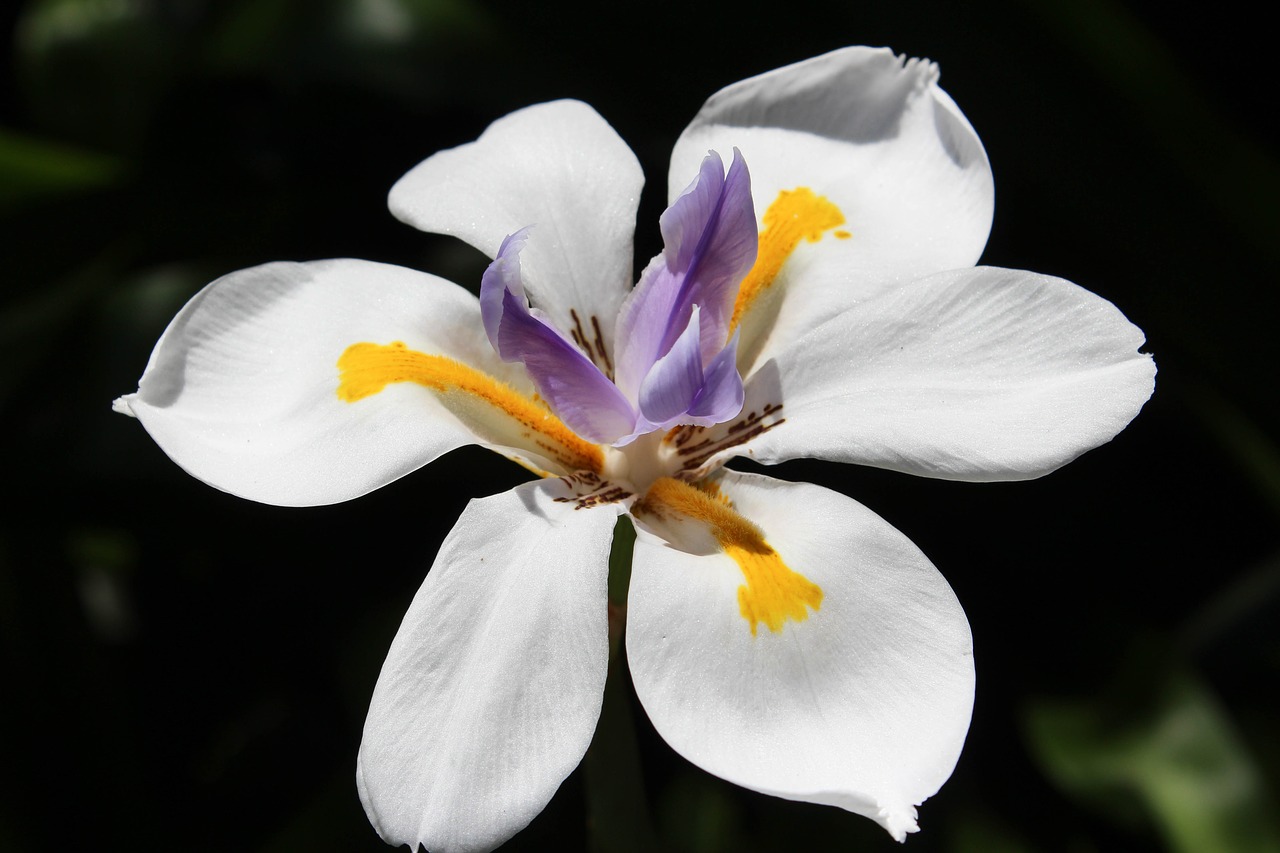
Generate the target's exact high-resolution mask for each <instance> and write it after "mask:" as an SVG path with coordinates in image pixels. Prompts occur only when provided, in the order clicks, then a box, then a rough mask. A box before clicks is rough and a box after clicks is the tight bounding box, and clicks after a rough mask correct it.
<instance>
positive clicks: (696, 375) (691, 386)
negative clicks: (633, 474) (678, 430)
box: [640, 305, 702, 427]
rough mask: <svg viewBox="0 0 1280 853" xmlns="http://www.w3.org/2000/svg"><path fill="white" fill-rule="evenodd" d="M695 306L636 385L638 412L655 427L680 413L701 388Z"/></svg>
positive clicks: (698, 329)
mask: <svg viewBox="0 0 1280 853" xmlns="http://www.w3.org/2000/svg"><path fill="white" fill-rule="evenodd" d="M700 313H701V312H700V311H699V310H698V306H696V305H695V306H694V307H693V313H692V314H691V315H690V317H689V324H688V325H687V326H686V327H685V330H684V332H683V333H682V334H681V335H680V337H678V338H676V342H675V344H674V345H673V346H672V347H671V349H670V350H668V351H667V354H666V355H664V356H663V357H662V358H660V359H658V361H657V363H655V364H654V365H653V369H652V370H650V371H649V375H648V376H646V377H645V378H644V382H643V383H642V384H641V385H640V415H641V417H642V418H644V419H645V420H647V421H648V422H649V423H651V424H653V425H654V426H655V427H659V426H665V425H666V424H667V422H668V421H671V420H673V419H675V418H678V417H680V416H681V415H683V414H684V413H685V412H687V411H688V410H689V406H690V404H691V403H692V402H693V400H694V398H695V397H697V395H698V392H699V391H700V390H702V341H701V338H702V334H701V326H700V323H699V321H698V315H699V314H700Z"/></svg>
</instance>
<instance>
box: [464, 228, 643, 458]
mask: <svg viewBox="0 0 1280 853" xmlns="http://www.w3.org/2000/svg"><path fill="white" fill-rule="evenodd" d="M527 231H528V229H525V230H523V231H517V232H516V233H515V234H512V235H511V236H510V237H508V238H507V239H506V240H505V241H503V244H502V248H501V249H499V251H498V257H497V258H496V259H495V260H494V261H493V263H492V264H490V265H489V268H488V269H487V270H486V271H485V274H484V277H483V279H482V280H481V284H480V312H481V316H482V317H483V319H484V327H485V332H486V333H488V335H489V341H490V342H491V343H492V344H493V348H494V349H495V350H496V351H497V353H498V355H499V356H501V357H502V360H503V361H519V362H523V363H524V366H525V369H526V370H527V371H528V372H529V377H530V378H531V379H532V380H533V384H534V386H535V387H537V389H538V393H539V394H541V395H542V398H543V399H544V400H546V401H547V403H549V404H550V405H551V408H552V409H553V410H554V411H555V413H556V414H557V415H558V416H559V417H560V419H561V420H563V421H564V422H565V423H566V424H568V425H569V427H570V429H572V430H573V431H574V432H576V433H578V435H580V436H582V437H583V438H586V439H588V440H590V441H597V442H603V443H610V442H613V441H615V440H617V439H618V438H619V437H621V436H624V435H627V434H629V433H630V432H631V431H632V429H633V427H634V426H635V421H636V413H635V410H634V409H633V408H632V407H631V404H630V403H629V402H628V401H627V398H626V397H624V396H623V394H622V392H621V391H619V390H618V388H617V386H616V385H614V384H613V383H612V382H610V381H609V379H608V377H606V376H605V375H604V374H603V373H601V372H600V368H598V367H596V365H595V364H594V363H593V362H592V361H591V359H589V358H587V356H586V355H585V354H584V353H583V352H582V351H581V350H580V349H578V348H577V347H576V346H574V344H573V343H572V342H571V341H570V340H569V339H567V338H566V337H564V335H562V334H560V332H559V331H558V330H556V329H555V328H554V327H553V326H551V325H549V324H548V323H546V322H545V321H543V320H542V319H541V318H539V317H535V316H534V315H533V313H532V312H531V311H530V310H529V306H528V305H527V304H526V302H525V299H524V285H523V283H522V282H521V280H520V263H519V252H520V248H521V247H522V246H523V245H524V241H525V239H526V236H527V235H526V232H527Z"/></svg>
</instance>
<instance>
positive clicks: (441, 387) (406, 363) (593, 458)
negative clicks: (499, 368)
mask: <svg viewBox="0 0 1280 853" xmlns="http://www.w3.org/2000/svg"><path fill="white" fill-rule="evenodd" d="M393 382H414V383H416V384H418V385H422V386H424V387H426V388H430V389H431V390H432V391H434V392H436V393H437V394H438V395H439V396H440V397H441V399H442V401H443V402H444V403H445V405H446V406H447V407H448V408H449V409H450V410H451V411H455V413H457V412H466V411H467V410H471V411H474V410H475V404H476V403H480V404H481V405H482V406H484V407H488V408H491V409H493V410H496V411H497V412H500V413H502V414H504V415H506V416H507V417H508V418H509V419H510V420H511V421H513V422H514V424H513V425H514V426H515V427H516V429H517V432H518V433H519V435H520V436H521V437H523V438H525V439H526V440H528V441H532V442H533V443H534V445H535V446H536V447H537V448H538V450H539V452H540V453H542V454H544V455H546V456H549V457H551V458H552V459H555V460H556V461H557V462H560V463H561V464H563V465H564V466H565V468H566V469H567V470H569V471H579V470H584V469H585V470H588V471H594V472H595V473H597V474H598V473H600V472H601V470H603V468H604V453H603V451H602V450H601V449H600V446H599V445H597V444H592V443H591V442H589V441H587V440H585V439H583V438H582V437H581V436H579V435H578V434H577V433H575V432H574V431H573V430H571V429H569V427H567V426H566V425H565V424H564V422H563V421H561V420H560V419H559V418H557V417H556V416H555V415H554V414H552V413H551V412H550V411H548V410H547V408H546V407H545V406H542V405H540V404H539V403H538V402H536V401H535V400H533V399H531V398H530V397H527V396H525V395H523V394H521V393H520V392H518V391H516V390H515V389H514V388H512V387H511V386H509V385H507V384H506V383H504V382H500V381H499V380H497V379H494V378H493V377H492V376H490V375H488V374H487V373H481V372H480V371H479V370H476V369H475V368H472V367H468V366H467V365H465V364H463V363H462V362H460V361H455V360H454V359H451V358H448V357H446V356H443V355H428V354H427V353H422V352H418V351H417V350H411V349H409V348H408V347H406V346H405V345H404V343H403V342H401V341H395V342H394V343H391V344H386V345H382V344H371V343H359V344H352V345H351V346H349V347H347V348H346V350H345V351H344V352H343V353H342V356H341V357H340V358H339V359H338V399H340V400H344V401H346V402H348V403H354V402H356V401H358V400H363V399H364V398H365V397H369V396H372V395H374V394H377V393H378V392H380V391H381V390H382V389H383V388H385V387H387V386H388V385H390V384H391V383H393Z"/></svg>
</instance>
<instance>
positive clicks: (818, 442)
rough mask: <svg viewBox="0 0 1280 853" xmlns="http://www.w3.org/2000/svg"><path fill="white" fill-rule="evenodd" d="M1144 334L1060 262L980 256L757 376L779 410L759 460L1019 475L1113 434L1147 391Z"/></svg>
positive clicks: (808, 339)
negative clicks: (1025, 266)
mask: <svg viewBox="0 0 1280 853" xmlns="http://www.w3.org/2000/svg"><path fill="white" fill-rule="evenodd" d="M1143 342H1144V338H1143V335H1142V330H1141V329H1139V328H1137V327H1136V326H1134V325H1133V324H1132V323H1130V322H1129V321H1128V320H1127V319H1125V317H1124V315H1123V314H1121V313H1120V311H1119V310H1118V309H1117V308H1116V307H1115V306H1114V305H1112V304H1111V303H1110V302H1108V301H1107V300H1105V299H1103V298H1101V297H1100V296H1097V295H1095V294H1093V293H1090V292H1089V291H1087V290H1085V289H1083V288H1081V287H1078V286H1076V285H1074V284H1072V283H1071V282H1069V281H1064V280H1063V279H1060V278H1054V277H1052V276H1046V275H1038V274H1036V273H1030V272H1023V271H1020V270H1006V269H997V268H994V267H978V268H975V269H968V270H956V271H952V272H946V273H939V274H937V275H934V276H930V277H928V278H926V279H922V280H920V281H918V282H915V283H913V284H911V285H909V286H904V287H902V288H899V289H897V290H894V291H892V292H889V293H885V294H883V295H881V296H880V297H878V298H876V299H874V300H871V301H868V302H866V303H864V304H863V305H860V306H858V307H856V308H854V309H851V310H850V311H848V312H846V313H845V314H843V315H841V316H840V317H838V318H835V319H833V320H831V321H829V322H828V323H826V324H825V325H823V326H821V327H820V328H818V329H816V330H814V331H813V332H811V333H810V334H809V335H807V336H805V337H803V338H801V339H800V340H798V341H796V342H795V343H793V344H792V345H791V346H790V347H789V348H787V349H786V350H785V351H784V352H781V353H779V354H778V355H777V357H776V359H774V360H772V361H771V362H769V363H766V364H765V365H764V366H763V367H762V368H761V369H760V370H759V371H758V372H757V373H756V375H755V376H753V377H752V378H751V379H750V380H748V383H747V403H746V408H752V407H758V406H759V405H761V402H762V401H770V402H774V403H781V404H782V410H781V412H780V413H779V414H780V415H781V417H783V418H785V421H784V422H783V423H780V424H778V425H777V426H775V427H774V428H772V429H770V430H768V431H766V432H764V433H763V434H762V435H760V436H758V437H757V438H755V439H754V440H753V441H751V442H750V443H749V444H747V446H746V448H745V451H739V452H745V454H746V455H749V456H751V457H753V458H755V459H758V460H760V461H762V462H778V461H781V460H783V459H791V458H797V457H818V458H822V459H832V460H838V461H841V462H855V463H859V464H864V465H874V466H877V467H880V468H890V469H893V470H896V471H905V472H907V473H911V474H921V475H924V476H929V477H940V478H943V479H949V480H972V481H993V480H1022V479H1028V478H1031V477H1038V476H1041V475H1043V474H1047V473H1048V472H1050V471H1052V470H1054V469H1056V468H1059V467H1061V466H1062V465H1065V464H1066V463H1068V462H1070V461H1071V460H1072V459H1074V458H1076V457H1077V456H1079V455H1080V454H1082V453H1084V452H1085V451H1086V450H1090V449H1091V448H1094V447H1097V446H1098V445H1100V444H1104V443H1106V442H1108V441H1110V440H1111V439H1112V438H1113V437H1114V436H1115V435H1116V433H1118V432H1120V430H1122V429H1124V427H1125V426H1126V425H1127V424H1128V423H1129V421H1131V420H1133V418H1134V417H1135V416H1136V415H1137V413H1138V411H1139V410H1140V409H1141V408H1142V405H1143V404H1144V403H1145V402H1146V401H1147V398H1149V397H1150V396H1151V392H1152V390H1153V388H1154V384H1155V372H1156V368H1155V363H1154V362H1153V361H1152V359H1151V356H1149V355H1147V354H1145V353H1140V352H1138V348H1139V347H1140V346H1142V344H1143Z"/></svg>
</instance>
